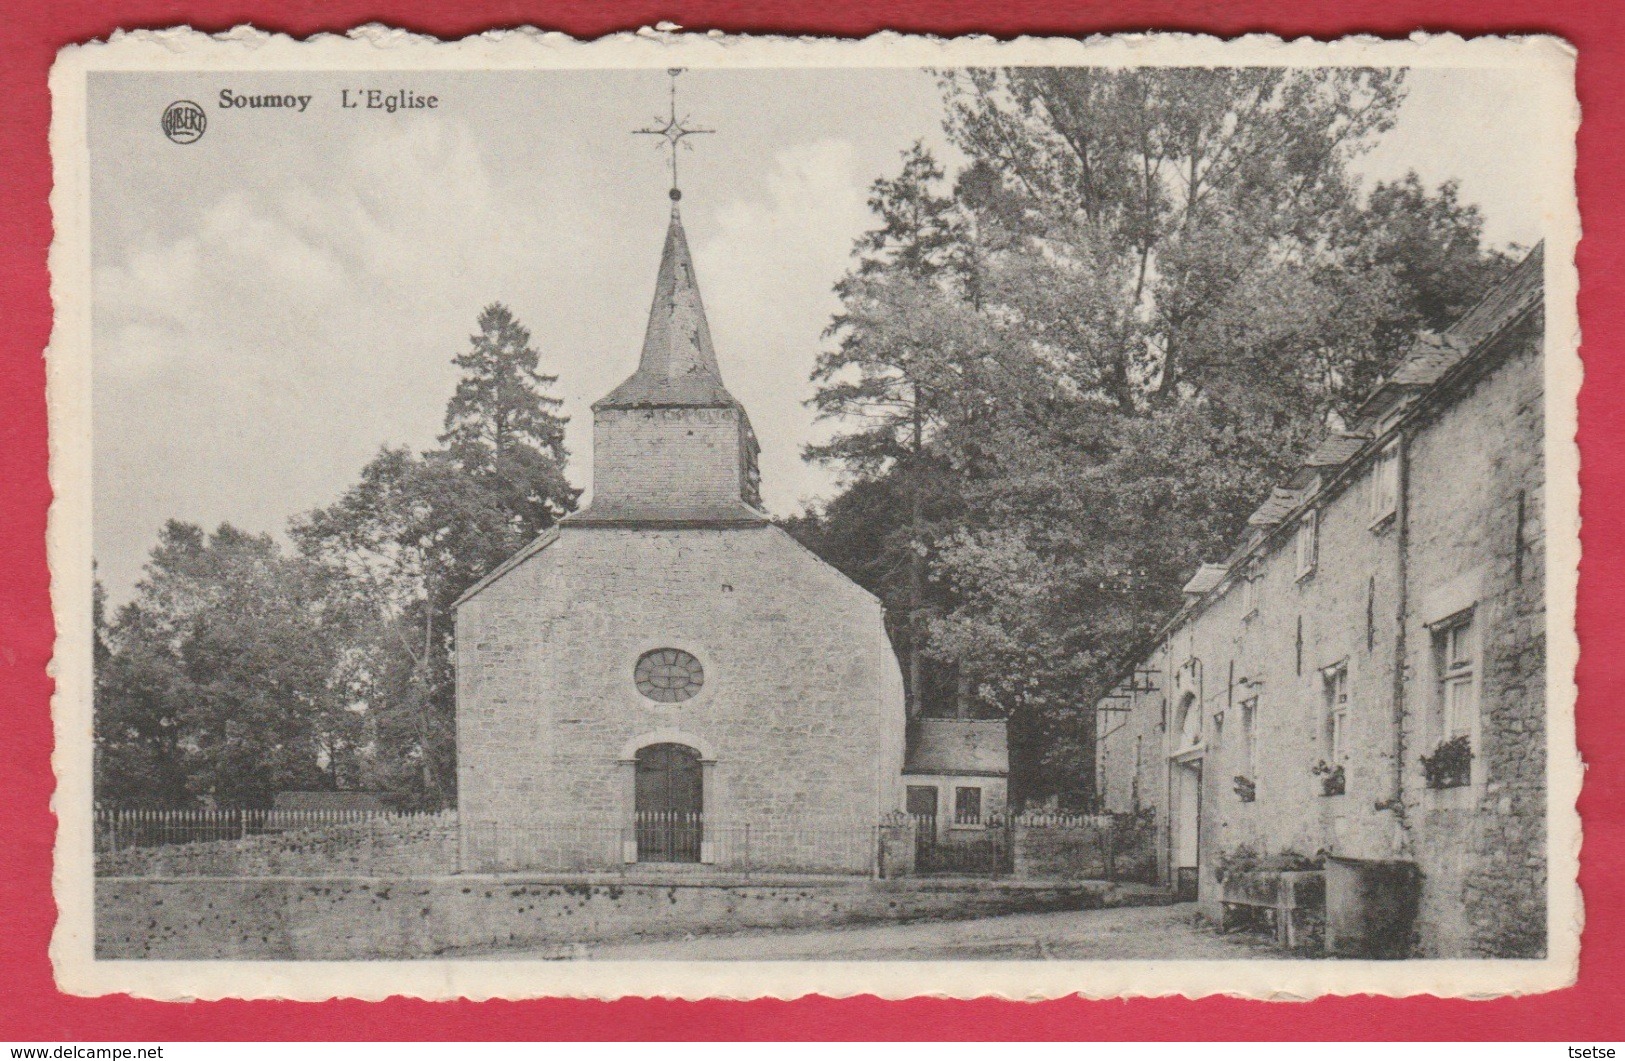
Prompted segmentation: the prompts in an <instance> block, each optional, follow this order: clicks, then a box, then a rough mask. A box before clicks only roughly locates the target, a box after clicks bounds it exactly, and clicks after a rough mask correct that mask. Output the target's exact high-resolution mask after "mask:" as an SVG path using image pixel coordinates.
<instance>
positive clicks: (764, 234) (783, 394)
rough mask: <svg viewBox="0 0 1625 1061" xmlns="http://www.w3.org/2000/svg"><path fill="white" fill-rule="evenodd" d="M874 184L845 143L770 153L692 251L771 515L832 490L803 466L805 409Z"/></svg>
mask: <svg viewBox="0 0 1625 1061" xmlns="http://www.w3.org/2000/svg"><path fill="white" fill-rule="evenodd" d="M870 176H871V175H870V174H867V173H863V172H860V167H859V164H858V160H857V153H856V152H855V151H854V149H853V147H852V145H851V144H850V143H848V142H846V141H844V140H835V139H826V140H819V141H817V142H814V143H806V144H797V145H794V146H791V147H788V148H786V149H784V150H783V151H780V152H778V153H777V154H776V155H775V156H774V158H773V163H772V166H771V168H770V169H769V170H768V172H767V175H766V178H765V185H764V190H763V191H764V194H762V195H760V196H759V197H755V198H751V199H736V200H733V201H731V202H729V203H727V204H725V205H724V206H723V207H722V208H721V209H720V210H719V211H718V217H717V220H718V228H719V230H718V232H717V234H716V235H715V236H714V237H712V238H711V239H708V240H707V241H706V242H705V244H704V246H703V247H702V248H701V249H700V252H699V257H700V260H699V261H698V262H697V267H698V268H699V270H700V281H701V285H702V288H703V290H704V293H705V299H706V309H707V312H708V314H709V316H710V319H711V326H712V331H713V333H714V334H715V335H716V336H717V341H718V344H719V356H720V358H721V359H722V362H723V372H724V374H725V378H726V381H727V383H728V386H729V389H730V390H732V391H733V393H734V396H735V397H737V398H738V399H739V400H740V401H741V402H743V403H744V405H745V407H746V408H747V409H749V410H750V413H751V417H752V420H753V421H754V422H755V424H756V427H757V434H758V435H760V436H764V444H765V448H764V451H763V453H762V489H763V493H764V495H765V500H766V501H767V503H768V506H769V507H770V508H771V509H773V510H774V511H777V512H789V511H793V510H794V509H796V508H797V507H799V504H800V502H801V501H802V500H804V499H806V498H808V497H809V496H820V495H827V494H828V493H829V492H830V487H831V483H832V479H831V477H830V475H829V474H828V472H827V471H826V470H825V469H822V468H818V467H814V466H810V465H808V464H807V463H806V462H804V461H803V460H802V459H801V450H802V447H803V446H804V445H806V444H807V443H808V442H811V441H813V440H815V439H816V438H817V437H819V435H820V430H819V428H818V427H817V426H816V425H815V424H814V423H813V411H812V410H811V409H809V408H807V407H806V405H805V404H804V403H805V400H806V399H807V398H810V397H811V396H812V393H813V391H812V385H811V383H810V382H809V377H810V375H811V373H812V370H813V366H814V363H815V362H816V360H817V357H818V351H819V349H820V348H821V345H822V343H823V340H822V338H821V336H822V333H823V330H824V328H825V327H826V326H827V325H828V324H829V320H830V317H831V315H832V314H833V313H834V312H835V311H836V309H837V308H838V306H839V302H838V300H837V299H836V297H835V294H834V292H833V290H832V286H831V285H832V282H833V280H834V279H835V278H836V277H839V276H840V275H841V274H842V273H844V272H845V271H846V269H847V267H848V265H849V254H850V250H851V247H852V243H853V241H854V240H856V239H857V237H858V236H859V235H861V234H862V233H863V232H864V230H866V229H867V228H868V227H869V226H870V224H871V223H872V219H871V217H870V215H869V211H868V207H867V205H866V200H867V195H868V183H869V179H870ZM768 425H771V429H770V430H768V429H766V428H767V427H768Z"/></svg>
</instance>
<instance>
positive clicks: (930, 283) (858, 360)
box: [796, 143, 990, 714]
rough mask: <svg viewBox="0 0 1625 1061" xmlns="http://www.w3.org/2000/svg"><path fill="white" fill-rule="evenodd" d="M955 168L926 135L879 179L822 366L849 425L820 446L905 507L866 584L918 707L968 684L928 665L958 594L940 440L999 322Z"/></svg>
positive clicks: (826, 457)
mask: <svg viewBox="0 0 1625 1061" xmlns="http://www.w3.org/2000/svg"><path fill="white" fill-rule="evenodd" d="M942 178H943V171H942V168H941V167H940V166H939V165H938V164H937V162H936V160H935V159H934V158H933V157H932V156H931V154H930V152H928V151H927V150H925V148H924V147H923V146H922V145H921V144H919V143H915V144H914V146H913V147H911V148H910V149H909V150H907V151H905V152H904V153H903V165H902V169H901V172H900V173H899V174H898V176H896V177H893V178H881V179H879V180H876V181H875V183H874V185H873V186H872V189H871V193H870V197H869V207H870V209H871V210H872V211H873V212H874V213H875V215H876V216H877V218H878V224H877V225H876V227H875V228H874V229H872V230H870V231H869V232H867V233H865V234H864V235H863V236H861V237H859V239H858V240H857V243H856V245H855V246H854V248H853V256H854V258H856V259H857V260H856V263H855V265H854V266H853V268H852V269H851V271H850V272H848V273H847V275H846V276H845V277H843V278H842V279H841V280H840V281H839V282H838V283H837V284H836V286H835V290H836V293H837V294H838V295H839V296H840V298H841V302H842V309H841V312H840V313H839V314H838V315H837V316H836V318H835V319H834V321H833V322H832V323H831V324H830V326H829V328H828V330H827V332H826V336H827V337H830V338H834V339H836V340H837V341H836V345H835V346H834V348H833V349H831V350H828V351H826V352H825V353H824V354H822V355H821V356H820V357H819V360H818V362H817V365H816V367H815V369H814V372H813V380H814V382H815V383H816V384H817V386H818V389H817V391H816V392H815V394H814V397H813V398H812V400H811V404H813V405H814V406H815V407H816V408H817V409H818V411H819V416H820V418H821V419H830V420H834V421H836V422H837V423H838V424H839V426H840V430H839V431H838V432H837V433H836V434H835V436H834V437H833V438H832V439H831V440H830V441H829V442H828V443H825V444H822V445H816V446H810V447H808V449H807V452H806V456H807V458H808V459H810V460H821V461H825V462H829V463H833V464H837V465H839V466H841V467H843V468H845V469H846V470H847V471H849V472H850V473H852V474H853V475H854V476H856V477H857V479H858V481H860V482H863V483H867V484H871V487H870V488H866V492H868V493H870V494H874V493H884V494H890V495H893V496H894V497H895V499H896V501H897V502H898V503H899V510H900V512H901V513H903V518H901V519H890V518H888V519H886V521H885V523H884V527H885V529H884V531H883V533H881V534H880V535H879V537H877V538H876V539H875V541H876V543H877V548H878V552H879V553H880V554H882V555H883V556H884V558H885V559H884V560H883V561H882V562H881V563H879V564H877V565H870V573H871V574H872V575H873V576H874V581H873V582H865V583H864V584H865V585H867V586H868V588H870V589H871V590H872V591H873V592H875V593H876V594H878V595H879V596H880V597H881V599H882V600H884V601H885V602H886V604H887V608H888V616H890V617H891V619H892V631H891V632H892V636H893V641H894V643H895V644H896V646H897V649H898V651H899V654H900V655H901V656H902V658H903V664H904V672H905V676H906V683H905V686H906V689H907V695H908V702H909V711H910V714H918V713H920V712H921V711H922V710H923V709H924V705H925V704H926V703H928V702H931V701H939V702H940V701H941V700H942V699H943V698H944V697H947V698H953V697H957V695H958V691H957V689H950V690H948V691H946V692H944V691H943V690H940V689H932V688H928V684H929V683H928V681H927V677H926V668H925V633H924V630H925V622H926V617H927V616H928V615H929V614H930V613H931V612H933V611H936V610H940V609H941V608H943V607H945V606H946V605H947V602H946V601H944V600H942V599H940V597H941V594H940V592H939V593H935V594H934V593H933V591H932V587H931V586H930V584H929V581H928V578H927V565H928V562H929V556H930V554H931V552H932V550H933V549H934V547H935V545H934V541H935V537H936V535H935V532H934V530H933V519H934V518H937V517H939V516H940V514H941V513H942V512H943V511H944V510H948V511H951V510H952V509H953V508H954V507H955V506H954V504H953V502H952V499H951V498H952V483H953V475H952V474H951V472H950V470H949V469H948V468H947V467H946V466H945V465H944V463H943V462H942V461H941V460H940V459H938V457H937V456H935V455H933V453H932V452H931V449H930V442H931V439H932V437H933V436H934V434H935V433H936V432H937V431H938V430H939V429H940V428H941V427H942V426H943V424H944V423H946V422H947V421H949V420H955V419H962V418H963V417H964V415H965V414H966V412H967V407H966V406H965V405H964V404H963V403H962V401H961V398H962V396H963V395H965V394H966V393H967V390H968V389H973V388H974V383H973V382H972V381H971V380H968V379H967V373H969V374H971V375H976V374H979V373H980V372H981V371H982V370H983V369H984V367H985V366H984V365H983V357H984V355H986V354H988V353H989V352H990V351H989V350H988V349H987V348H985V347H984V346H982V345H981V344H982V343H983V342H984V340H985V339H986V338H987V336H988V332H987V329H985V328H983V327H982V326H981V324H982V322H981V320H980V319H979V318H978V317H977V316H976V314H975V312H974V310H973V308H972V306H971V305H970V304H969V303H968V302H967V296H969V295H970V294H971V293H972V292H973V291H974V289H975V283H974V274H975V270H974V267H973V265H972V263H971V261H970V259H969V258H968V257H967V255H966V251H967V249H968V244H967V243H966V240H965V231H964V227H963V216H962V211H961V210H960V209H959V207H958V206H957V204H955V202H954V201H953V199H952V198H951V197H950V196H946V195H943V194H940V192H939V191H938V190H937V185H939V184H940V183H941V181H942ZM882 481H884V483H885V484H886V485H885V486H884V487H881V488H880V489H878V490H876V489H873V488H872V486H873V485H874V484H879V483H881V482H882ZM817 523H818V518H817V517H812V518H810V519H809V520H804V521H802V522H801V523H799V524H798V525H797V527H796V529H797V530H798V532H799V533H802V534H804V535H807V536H809V537H813V536H817V535H818V533H819V532H818V531H817V530H816V525H817Z"/></svg>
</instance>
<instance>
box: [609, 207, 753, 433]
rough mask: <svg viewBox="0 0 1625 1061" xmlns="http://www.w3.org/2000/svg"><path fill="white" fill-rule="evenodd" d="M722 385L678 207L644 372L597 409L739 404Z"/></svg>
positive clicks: (647, 339)
mask: <svg viewBox="0 0 1625 1061" xmlns="http://www.w3.org/2000/svg"><path fill="white" fill-rule="evenodd" d="M737 404H738V403H737V402H735V401H734V398H733V395H731V394H729V393H728V390H727V388H726V387H724V386H723V385H722V373H721V372H720V371H718V369H717V354H716V351H715V350H714V349H712V346H711V328H710V326H709V325H708V324H707V323H706V320H705V305H704V303H702V302H701V301H700V285H699V281H698V280H696V279H695V276H694V259H693V258H692V257H691V256H690V255H689V252H688V237H687V236H685V235H684V233H683V220H682V217H681V216H680V215H679V214H678V212H677V207H676V206H675V205H674V206H673V207H672V209H671V225H670V226H669V227H668V228H667V229H666V247H665V250H664V251H663V252H662V253H661V256H660V274H659V276H658V277H657V278H656V280H655V298H654V304H653V305H652V306H650V307H649V327H648V329H647V330H646V331H645V332H644V336H643V357H642V359H641V360H640V361H639V362H638V370H637V371H636V372H634V373H632V375H631V377H630V378H628V379H627V381H626V382H625V383H622V384H621V385H620V386H619V387H616V388H615V389H614V390H612V391H610V392H609V394H608V395H607V396H605V397H604V398H602V399H601V400H599V401H598V403H597V404H595V405H594V406H593V408H594V409H635V408H669V407H672V406H690V407H693V406H700V407H706V406H711V407H715V406H730V407H731V406H735V405H737Z"/></svg>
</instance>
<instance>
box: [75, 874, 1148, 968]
mask: <svg viewBox="0 0 1625 1061" xmlns="http://www.w3.org/2000/svg"><path fill="white" fill-rule="evenodd" d="M1159 901H1164V900H1163V899H1162V898H1161V897H1160V896H1159V894H1158V893H1156V892H1155V891H1154V890H1153V889H1149V888H1144V887H1139V886H1135V885H1116V884H1106V883H1102V882H1089V883H1084V884H1076V885H1072V884H1053V883H1050V884H1038V883H1018V882H989V881H965V880H930V881H928V880H908V881H874V880H863V879H851V878H848V879H819V878H806V879H801V880H796V879H783V880H775V881H771V882H762V883H741V882H738V881H737V880H733V881H730V880H723V879H718V880H709V879H707V878H704V877H695V878H694V879H692V880H682V881H662V882H660V883H652V882H630V881H628V882H621V881H615V880H605V879H603V878H601V877H598V878H593V877H586V876H560V877H524V878H519V877H509V876H473V875H465V876H455V877H419V878H403V879H398V880H389V879H378V878H371V879H369V878H359V877H357V878H342V879H326V880H312V879H295V878H287V877H281V878H259V879H252V878H238V879H227V878H196V877H193V878H182V877H176V878H155V877H147V878H102V879H99V880H97V882H96V954H97V957H98V958H103V959H129V958H138V959H258V960H308V961H316V960H347V959H348V960H355V959H369V958H427V957H434V956H437V955H456V954H457V953H459V952H479V951H485V950H492V949H504V948H536V949H546V948H549V947H554V948H558V949H560V950H562V951H567V950H568V948H569V946H570V945H571V944H576V943H589V942H604V941H610V940H629V939H636V938H639V937H645V938H660V937H670V936H680V935H684V934H688V933H706V932H728V931H735V930H741V929H765V928H798V927H812V926H816V927H830V926H833V925H840V924H851V923H862V922H879V921H907V920H916V919H956V918H972V917H986V916H991V915H994V914H1004V913H1017V912H1032V911H1046V910H1085V909H1096V908H1100V907H1106V906H1126V905H1146V904H1150V903H1155V902H1159Z"/></svg>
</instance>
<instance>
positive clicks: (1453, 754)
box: [1422, 733, 1473, 788]
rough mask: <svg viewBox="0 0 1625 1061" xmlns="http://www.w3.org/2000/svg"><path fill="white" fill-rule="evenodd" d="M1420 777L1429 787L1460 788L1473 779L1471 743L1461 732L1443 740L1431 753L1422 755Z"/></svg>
mask: <svg viewBox="0 0 1625 1061" xmlns="http://www.w3.org/2000/svg"><path fill="white" fill-rule="evenodd" d="M1422 777H1423V779H1424V780H1425V781H1426V782H1427V786H1428V787H1429V788H1460V787H1462V786H1463V785H1467V784H1470V783H1471V782H1472V780H1473V743H1472V741H1471V739H1469V738H1468V736H1467V735H1466V734H1465V733H1463V734H1460V735H1458V736H1455V737H1451V738H1450V739H1449V740H1447V741H1443V742H1441V743H1440V744H1439V746H1438V747H1437V748H1435V749H1433V754H1432V755H1424V756H1422Z"/></svg>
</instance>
